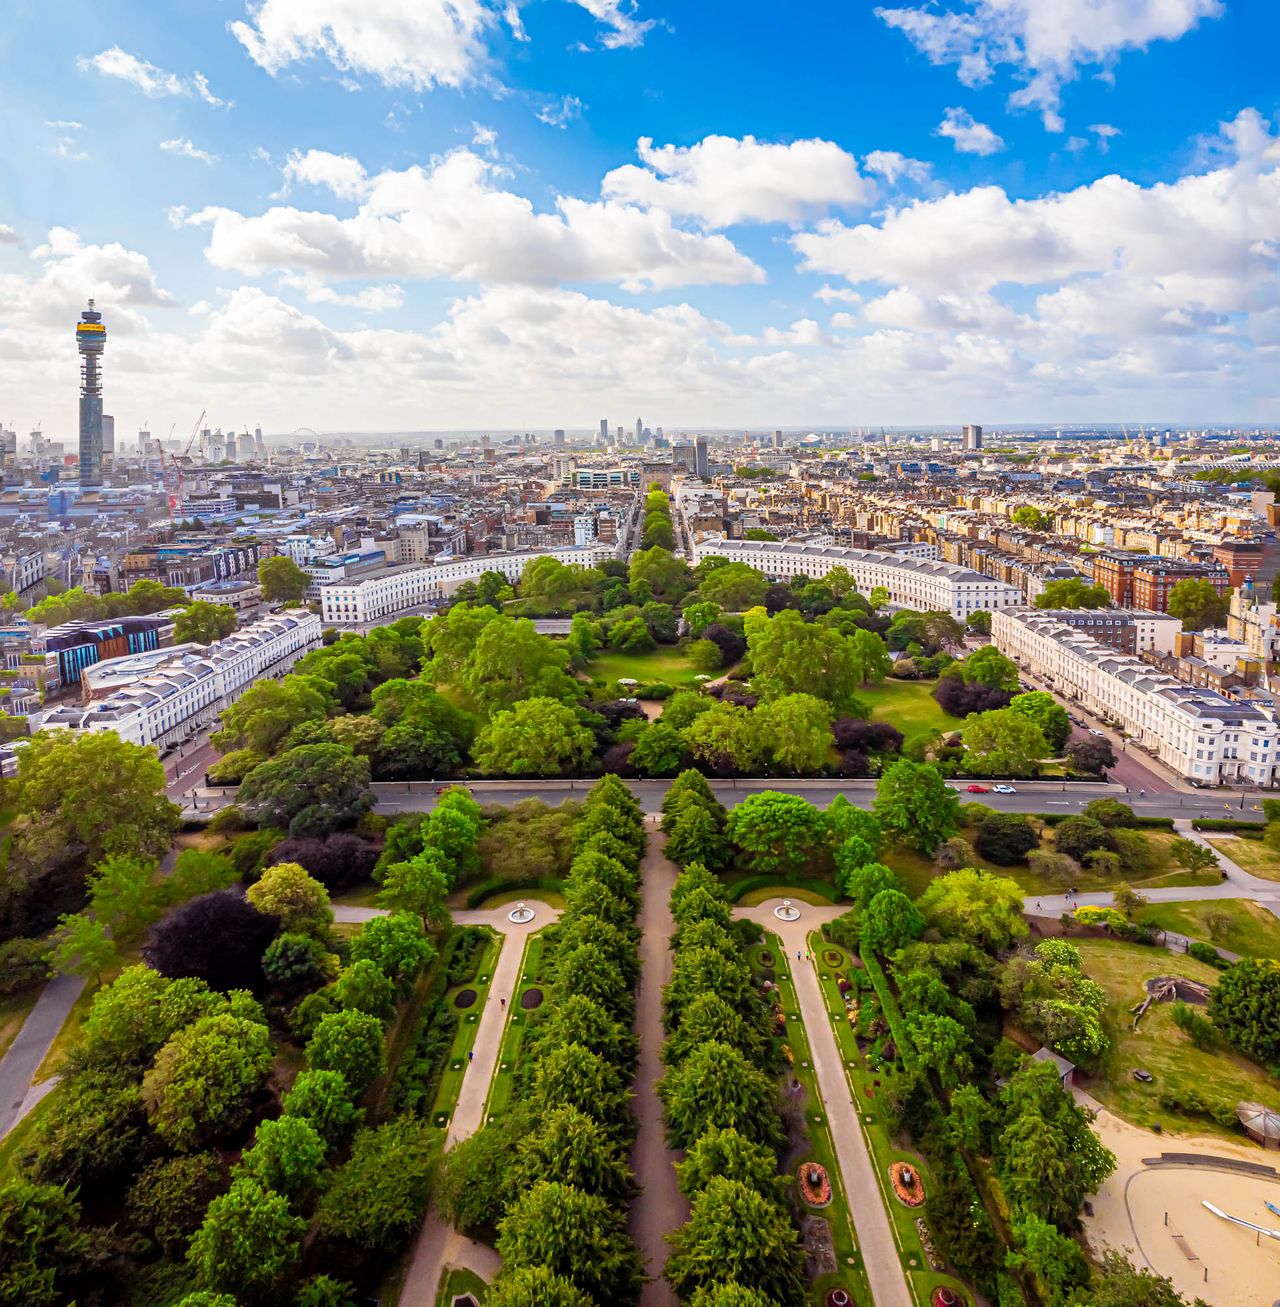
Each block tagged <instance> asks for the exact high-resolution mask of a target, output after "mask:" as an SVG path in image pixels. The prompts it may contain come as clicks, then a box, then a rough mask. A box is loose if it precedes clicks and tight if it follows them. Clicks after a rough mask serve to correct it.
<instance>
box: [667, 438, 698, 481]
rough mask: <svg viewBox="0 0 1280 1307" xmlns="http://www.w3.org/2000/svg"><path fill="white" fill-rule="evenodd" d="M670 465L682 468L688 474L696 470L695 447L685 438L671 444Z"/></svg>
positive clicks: (694, 472)
mask: <svg viewBox="0 0 1280 1307" xmlns="http://www.w3.org/2000/svg"><path fill="white" fill-rule="evenodd" d="M671 466H672V467H673V468H675V467H678V468H683V469H684V471H686V472H688V473H690V474H696V473H697V471H698V453H697V448H696V447H695V446H694V445H693V444H691V443H690V442H689V441H687V440H682V441H677V443H676V444H674V445H672V446H671Z"/></svg>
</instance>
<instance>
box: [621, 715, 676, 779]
mask: <svg viewBox="0 0 1280 1307" xmlns="http://www.w3.org/2000/svg"><path fill="white" fill-rule="evenodd" d="M685 759H686V753H685V747H684V741H683V740H682V739H681V738H680V733H679V731H677V730H676V729H675V728H674V727H672V726H669V725H667V723H666V722H663V721H656V722H651V723H650V724H649V725H648V726H646V727H645V728H644V730H642V731H641V732H640V734H639V735H638V736H637V737H636V747H635V748H634V749H633V750H632V751H631V758H630V760H629V761H630V763H631V765H632V766H633V767H634V768H635V769H636V770H637V771H638V772H640V773H641V774H642V775H645V776H674V775H675V774H676V772H678V771H679V770H680V769H681V767H682V766H683V765H684V763H685Z"/></svg>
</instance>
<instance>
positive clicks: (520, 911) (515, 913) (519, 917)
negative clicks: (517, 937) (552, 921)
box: [507, 902, 536, 926]
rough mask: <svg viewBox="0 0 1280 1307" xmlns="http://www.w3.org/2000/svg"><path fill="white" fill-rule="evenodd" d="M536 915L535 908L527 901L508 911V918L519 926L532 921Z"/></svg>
mask: <svg viewBox="0 0 1280 1307" xmlns="http://www.w3.org/2000/svg"><path fill="white" fill-rule="evenodd" d="M535 915H536V914H535V912H534V910H533V909H532V908H531V907H530V906H529V905H528V904H527V903H523V902H521V903H517V904H516V905H515V907H514V908H512V909H511V911H510V912H508V913H507V918H508V920H510V921H514V922H515V923H516V925H517V926H523V925H526V924H527V923H528V922H530V921H532V920H533V918H534V916H535Z"/></svg>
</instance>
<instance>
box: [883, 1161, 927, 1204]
mask: <svg viewBox="0 0 1280 1307" xmlns="http://www.w3.org/2000/svg"><path fill="white" fill-rule="evenodd" d="M889 1179H890V1180H892V1181H893V1192H894V1194H895V1195H896V1196H897V1199H898V1201H899V1202H900V1203H901V1204H902V1205H903V1206H904V1207H923V1206H924V1182H923V1181H922V1180H921V1179H920V1172H919V1171H918V1170H917V1169H916V1168H915V1167H914V1166H912V1165H911V1164H910V1163H909V1162H890V1163H889Z"/></svg>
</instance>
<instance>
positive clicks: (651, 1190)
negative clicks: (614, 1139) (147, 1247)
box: [630, 830, 689, 1307]
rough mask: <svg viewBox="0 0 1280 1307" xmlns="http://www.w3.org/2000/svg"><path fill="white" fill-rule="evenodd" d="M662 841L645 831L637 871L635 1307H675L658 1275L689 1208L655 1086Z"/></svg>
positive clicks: (668, 874) (666, 890) (667, 935)
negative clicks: (639, 1269)
mask: <svg viewBox="0 0 1280 1307" xmlns="http://www.w3.org/2000/svg"><path fill="white" fill-rule="evenodd" d="M666 843H667V837H666V836H665V835H663V834H662V833H661V832H660V831H657V830H654V831H651V832H650V833H649V847H648V850H647V852H646V853H645V858H644V863H643V864H642V867H641V871H642V874H643V883H642V892H641V899H640V918H639V921H640V988H639V990H638V991H637V998H636V1025H635V1028H636V1034H637V1035H638V1036H639V1038H640V1059H639V1067H638V1068H637V1071H636V1084H635V1092H636V1097H635V1102H634V1104H633V1107H634V1109H635V1114H636V1119H637V1121H638V1122H639V1123H640V1130H639V1133H638V1134H637V1136H636V1146H635V1151H634V1153H633V1154H632V1166H633V1167H634V1168H635V1173H636V1180H637V1182H638V1183H639V1186H640V1196H639V1197H638V1198H637V1199H636V1201H635V1202H633V1203H632V1204H631V1214H630V1229H631V1237H632V1239H634V1240H635V1242H636V1246H637V1247H638V1248H639V1249H640V1252H641V1253H642V1254H643V1256H644V1260H645V1271H646V1274H647V1275H648V1276H649V1280H648V1282H647V1283H646V1284H645V1286H644V1288H643V1289H642V1290H641V1292H640V1307H675V1302H676V1296H675V1294H674V1292H673V1291H672V1289H671V1286H670V1285H669V1284H668V1283H667V1282H666V1280H664V1279H663V1278H662V1271H663V1267H664V1266H665V1265H666V1261H667V1254H668V1253H669V1252H670V1251H671V1250H670V1248H669V1247H668V1245H667V1242H666V1239H665V1238H664V1236H665V1235H667V1234H668V1233H670V1231H672V1230H675V1229H677V1228H678V1227H679V1226H681V1225H683V1224H684V1223H685V1221H686V1220H687V1219H688V1217H689V1204H688V1203H687V1202H685V1199H684V1195H683V1194H682V1193H681V1192H680V1187H679V1185H678V1184H677V1183H676V1173H675V1169H674V1167H675V1163H676V1162H677V1161H678V1160H679V1157H680V1154H679V1153H677V1152H674V1151H673V1150H671V1149H669V1148H668V1147H667V1138H666V1127H665V1125H664V1122H663V1119H662V1104H661V1103H660V1102H659V1101H658V1095H657V1093H656V1092H655V1086H656V1085H657V1083H658V1081H659V1080H660V1079H661V1078H662V1070H663V1068H662V1044H663V1040H664V1039H665V1038H666V1031H665V1030H664V1029H663V1025H662V990H663V987H664V986H665V985H666V983H667V982H668V981H669V980H670V979H671V945H670V939H671V935H672V933H673V932H674V930H675V922H674V921H673V920H672V918H671V909H670V907H669V906H668V900H669V899H670V898H671V888H672V886H673V885H674V884H675V880H676V876H677V875H678V874H679V869H678V868H677V867H676V865H675V863H673V862H671V861H670V860H669V859H668V858H667V857H666V856H665V854H664V853H663V850H664V849H665V848H666Z"/></svg>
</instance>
